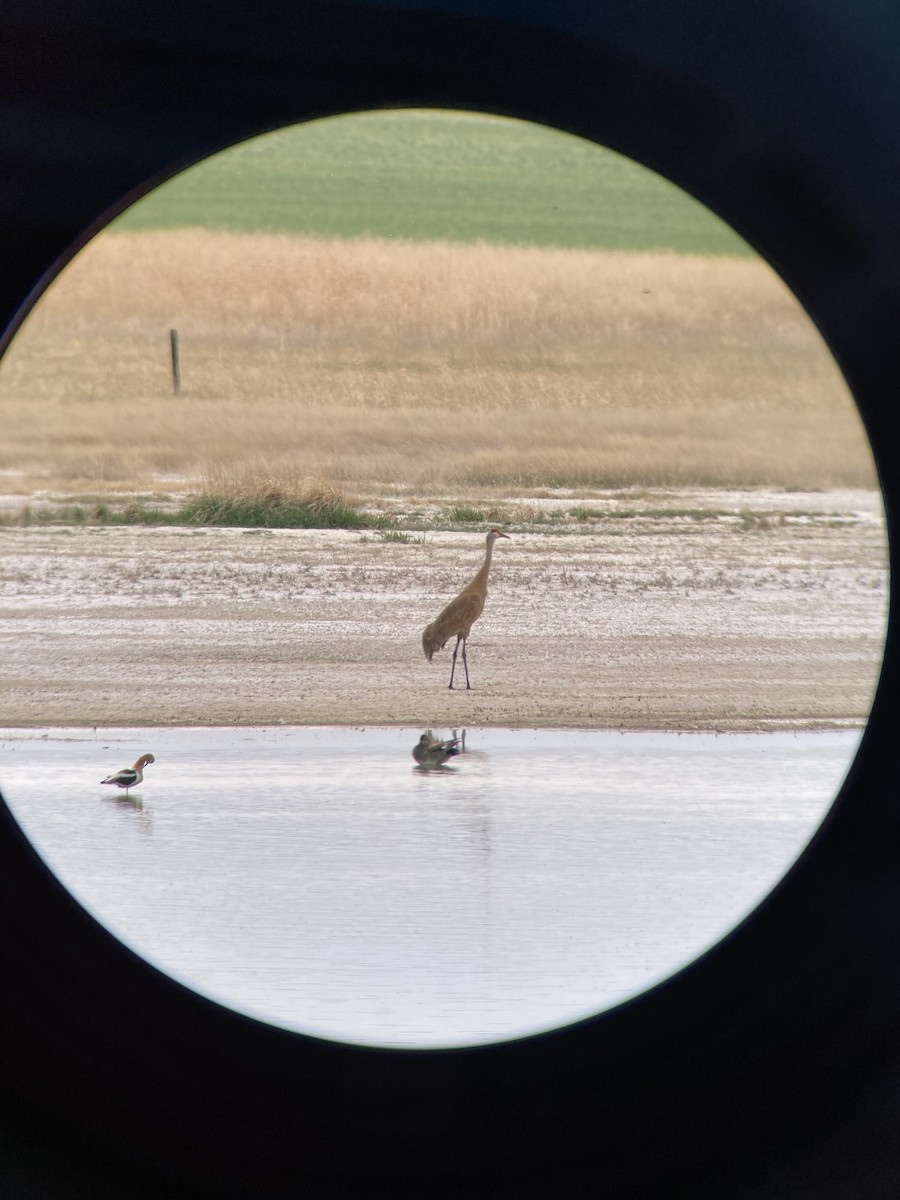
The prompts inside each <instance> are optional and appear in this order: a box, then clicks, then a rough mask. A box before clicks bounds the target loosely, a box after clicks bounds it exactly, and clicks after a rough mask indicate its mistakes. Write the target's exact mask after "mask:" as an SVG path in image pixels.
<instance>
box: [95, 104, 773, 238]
mask: <svg viewBox="0 0 900 1200" xmlns="http://www.w3.org/2000/svg"><path fill="white" fill-rule="evenodd" d="M194 226H196V227H203V228H206V229H211V230H232V231H236V232H265V233H294V234H301V233H302V234H317V235H325V236H329V237H361V236H375V237H385V238H402V239H404V240H410V241H434V240H447V241H453V242H477V241H486V242H491V243H501V244H516V245H528V246H557V247H570V248H571V247H575V248H585V249H599V250H675V251H677V252H679V253H698V254H726V255H740V256H746V255H749V254H751V251H750V250H749V248H748V247H747V245H746V244H745V243H744V242H743V241H742V240H741V239H740V238H739V237H738V236H737V235H736V234H735V233H734V232H733V231H732V230H731V229H730V228H729V227H728V226H727V225H725V224H724V223H723V222H721V221H720V220H718V218H716V217H714V216H713V215H712V214H711V213H710V212H709V211H708V210H707V209H706V208H704V207H703V205H701V204H698V203H697V202H696V201H695V200H693V199H691V198H690V197H689V196H687V195H686V194H685V193H684V192H682V191H681V190H680V189H679V188H677V187H675V186H673V185H672V184H670V183H668V182H666V181H665V180H663V179H661V178H660V177H659V176H658V175H655V174H654V173H653V172H651V171H648V170H646V169H645V168H643V167H640V166H638V165H637V164H636V163H634V162H632V161H631V160H630V159H627V158H623V157H622V156H621V155H619V154H614V153H613V152H612V151H609V150H605V149H602V148H600V147H598V146H596V145H594V144H593V143H591V142H586V141H584V140H582V139H580V138H576V137H572V136H570V135H568V134H563V133H560V132H558V131H556V130H551V129H547V128H545V127H543V126H539V125H533V124H529V123H527V122H522V121H514V120H507V119H505V118H500V117H482V116H477V115H473V114H469V113H450V112H426V111H419V110H415V111H413V110H406V111H390V112H368V113H360V114H355V115H350V116H342V117H332V118H329V119H326V120H321V121H313V122H310V123H308V124H305V125H298V126H294V127H292V128H289V129H284V130H280V131H278V132H276V133H272V134H267V135H264V136H262V137H259V138H255V139H253V140H251V141H248V142H245V143H243V144H241V145H239V146H235V147H233V148H232V149H231V150H227V151H224V152H223V153H221V154H218V155H215V156H214V157H213V158H210V159H208V160H207V161H206V162H203V163H200V164H198V165H197V166H195V167H192V168H190V169H189V170H187V171H184V172H183V173H182V174H181V175H179V176H177V177H176V178H174V179H172V180H171V181H169V182H168V183H166V184H163V185H162V186H161V187H159V188H157V189H156V191H155V192H153V193H152V194H151V195H150V196H148V197H146V198H145V199H144V200H141V201H140V202H138V203H137V204H135V205H134V206H133V207H132V208H131V209H130V210H129V211H128V212H127V213H125V214H124V215H123V216H122V217H120V218H119V219H118V221H117V222H115V224H114V225H113V226H112V228H117V229H127V230H147V229H174V228H183V227H194Z"/></svg>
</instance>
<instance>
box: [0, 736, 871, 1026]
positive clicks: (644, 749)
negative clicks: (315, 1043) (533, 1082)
mask: <svg viewBox="0 0 900 1200" xmlns="http://www.w3.org/2000/svg"><path fill="white" fill-rule="evenodd" d="M436 732H441V733H443V734H444V735H446V734H447V733H449V731H436ZM420 733H421V730H419V729H415V730H413V729H395V728H390V729H387V728H365V729H353V728H295V727H276V728H228V729H222V728H215V729H210V728H193V729H169V728H165V729H105V730H96V731H92V730H72V729H69V730H64V729H53V730H47V731H33V730H15V729H7V730H0V788H2V792H3V796H4V798H5V799H6V801H7V803H8V804H9V806H10V808H11V809H12V811H13V814H14V816H15V817H16V819H17V821H18V822H19V824H20V825H21V826H22V828H23V829H24V831H25V833H26V835H27V836H28V838H29V839H30V840H31V842H32V844H33V845H34V846H35V848H36V849H37V850H38V852H39V853H40V854H41V856H42V857H43V858H44V860H45V862H46V863H47V864H48V865H49V867H50V868H51V869H52V870H53V871H54V872H55V873H56V875H57V876H58V877H59V879H60V880H61V881H62V883H63V884H64V885H65V886H66V887H67V888H68V890H69V891H70V892H71V893H72V895H73V896H74V897H75V898H76V899H77V900H79V901H80V903H81V904H82V905H84V907H85V908H86V909H88V910H89V911H90V912H91V913H92V914H93V915H94V916H95V917H96V918H97V919H98V920H100V921H101V922H102V923H103V924H104V925H105V926H106V927H107V928H108V929H110V930H111V931H112V932H113V933H114V934H115V935H116V936H117V937H118V938H120V940H121V941H123V942H124V943H126V944H127V945H128V946H129V947H131V948H132V949H133V950H135V951H137V953H138V954H140V955H142V956H143V957H144V958H145V959H147V960H148V961H149V962H151V963H152V964H154V965H155V966H156V967H158V968H160V969H161V970H163V971H165V972H167V973H168V974H169V975H171V976H173V977H174V978H175V979H177V980H179V981H180V982H181V983H184V984H186V985H187V986H189V987H191V988H193V989H194V990H195V991H197V992H199V993H201V994H203V995H204V996H207V997H209V998H211V999H213V1000H216V1001H218V1002H220V1003H222V1004H225V1005H228V1006H230V1007H231V1008H234V1009H236V1010H238V1011H240V1012H243V1013H247V1014H249V1015H251V1016H254V1017H257V1018H259V1019H261V1020H263V1021H268V1022H271V1023H273V1024H277V1025H282V1026H285V1027H287V1028H289V1029H293V1030H298V1031H301V1032H304V1033H309V1034H314V1035H316V1036H320V1037H328V1038H335V1039H340V1040H343V1041H350V1042H362V1043H368V1044H374V1045H392V1046H410V1047H412V1046H431V1047H437V1046H458V1045H471V1044H477V1043H483V1042H490V1041H498V1040H501V1039H504V1038H509V1037H513V1036H519V1035H523V1034H529V1033H534V1032H537V1031H540V1030H544V1029H548V1028H553V1027H557V1026H560V1025H563V1024H567V1023H568V1022H571V1021H573V1020H575V1019H578V1018H581V1017H584V1016H587V1015H589V1014H592V1013H596V1012H598V1011H600V1010H602V1009H604V1008H607V1007H609V1006H611V1005H613V1004H616V1003H618V1002H620V1001H622V1000H625V999H626V998H628V997H629V996H633V995H634V994H636V993H638V992H641V991H643V990H644V989H645V988H647V987H648V986H649V985H651V984H653V983H655V982H658V981H660V980H662V979H664V978H665V977H666V976H667V975H669V974H671V973H672V972H673V971H674V970H676V969H677V968H679V967H681V966H683V965H685V964H686V963H687V962H689V961H691V960H692V959H693V958H695V957H696V956H697V955H698V954H700V953H701V952H702V951H704V950H706V949H707V948H708V947H710V946H711V945H712V944H714V943H715V942H716V941H717V940H719V938H721V937H722V936H723V935H724V934H725V933H726V932H728V931H729V930H730V929H731V928H733V926H734V925H735V924H736V923H737V922H738V921H740V920H741V918H743V917H744V916H745V915H746V914H747V913H748V912H749V911H750V910H752V908H754V907H755V906H756V904H757V903H759V901H760V900H762V898H763V897H764V896H765V895H766V894H767V893H768V892H769V891H770V890H771V888H772V887H773V886H774V885H775V883H776V882H777V881H778V880H779V879H780V878H781V877H782V875H783V874H784V873H785V871H786V870H787V869H788V868H789V867H790V866H791V864H792V863H793V862H794V861H795V859H796V858H797V856H798V854H799V853H800V852H801V851H802V850H803V848H804V846H805V845H806V843H807V842H808V840H809V838H810V837H811V836H812V834H813V833H814V832H815V830H816V828H817V827H818V825H819V824H820V822H821V820H822V818H823V817H824V815H825V813H826V812H827V809H828V807H829V805H830V803H831V801H832V800H833V798H834V796H835V794H836V792H837V790H838V788H839V786H840V784H841V782H842V780H843V778H844V776H845V774H846V772H847V769H848V767H849V764H850V762H851V761H852V758H853V756H854V754H855V752H856V748H857V745H858V742H859V736H860V735H859V733H858V732H832V733H824V732H822V733H820V732H816V733H800V732H798V733H758V734H719V735H716V734H701V733H692V734H688V733H685V734H675V733H630V732H629V733H608V732H576V731H567V730H509V729H470V730H469V731H468V732H467V750H466V753H465V755H459V756H458V757H456V758H455V759H453V760H451V763H450V764H449V765H448V766H447V767H445V768H443V769H441V770H439V771H432V772H423V771H421V770H420V769H418V768H416V766H415V764H414V762H413V759H412V756H411V751H412V746H413V744H414V743H415V742H416V741H417V739H418V736H419V734H420ZM144 751H150V752H152V753H153V754H154V755H155V756H156V762H155V764H153V765H152V766H150V767H148V769H147V771H146V774H145V778H144V783H143V784H142V785H141V786H140V787H139V788H137V789H136V790H135V791H134V792H132V793H131V794H130V795H129V796H128V797H126V796H125V795H124V794H122V793H120V792H118V791H115V790H113V789H112V788H110V787H104V786H101V785H100V782H99V781H100V779H102V778H103V777H104V776H105V775H106V774H108V773H109V772H111V771H113V770H115V769H118V768H119V767H121V766H125V765H128V764H130V763H132V762H133V761H134V760H135V759H136V758H137V757H138V755H139V754H141V753H143V752H144Z"/></svg>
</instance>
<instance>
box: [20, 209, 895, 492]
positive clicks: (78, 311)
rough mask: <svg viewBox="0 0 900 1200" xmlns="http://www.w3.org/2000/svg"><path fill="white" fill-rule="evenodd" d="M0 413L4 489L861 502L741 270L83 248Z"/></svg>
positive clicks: (854, 453)
mask: <svg viewBox="0 0 900 1200" xmlns="http://www.w3.org/2000/svg"><path fill="white" fill-rule="evenodd" d="M173 328H174V329H177V330H178V332H179V337H180V346H181V374H182V392H181V395H180V396H177V397H176V396H174V395H173V387H172V379H171V370H170V357H169V330H170V329H173ZM0 412H2V416H3V428H4V438H3V444H2V451H0V454H2V457H0V470H2V471H3V472H4V478H5V480H6V489H5V490H7V491H8V492H18V493H20V494H27V493H29V492H32V491H34V490H35V489H38V488H51V489H53V488H56V489H58V490H63V491H69V492H74V491H78V490H82V491H84V490H88V491H96V490H100V491H104V490H111V489H112V490H114V489H116V488H136V489H153V488H159V487H160V486H162V487H163V488H165V487H166V486H169V485H172V484H173V481H174V483H175V485H176V486H177V485H179V484H186V485H187V486H188V487H189V486H191V485H192V484H193V483H194V482H197V481H202V480H203V479H204V478H207V477H208V476H209V475H210V473H215V472H222V471H225V472H233V473H236V474H237V475H241V474H242V473H243V474H244V475H249V476H253V475H259V474H264V475H265V476H267V477H275V478H278V477H280V476H286V477H287V478H289V479H295V478H298V477H301V478H302V477H306V476H315V477H318V478H323V479H328V480H332V481H334V482H335V483H336V484H339V485H340V486H342V487H344V488H346V489H348V490H349V491H350V492H351V494H359V495H361V496H363V497H371V496H377V495H379V494H380V493H383V492H386V491H387V492H392V493H395V492H397V491H398V490H406V491H407V492H408V493H410V494H422V495H428V494H429V493H431V492H434V491H435V490H437V491H441V492H446V491H447V490H451V491H455V492H456V493H458V494H459V495H460V496H461V497H464V496H465V495H467V494H469V493H472V492H474V491H477V490H478V489H481V490H484V489H488V490H490V489H494V490H497V491H499V492H506V493H507V494H509V493H511V492H515V493H519V494H524V493H525V492H526V491H527V490H529V489H541V488H547V487H551V488H552V487H569V488H574V489H579V488H580V489H591V488H597V487H620V486H634V485H648V486H659V485H665V486H670V485H712V486H728V487H748V486H749V487H752V486H760V485H770V486H782V487H797V488H815V487H826V488H828V487H863V488H865V487H874V486H875V477H874V471H873V467H872V462H871V458H870V454H869V450H868V445H867V442H866V440H865V437H864V434H863V432H862V428H861V425H860V422H859V419H858V416H857V413H856V409H855V407H854V405H853V403H852V401H851V399H850V397H849V395H848V392H847V389H846V387H845V385H844V383H843V380H842V378H841V376H840V374H839V372H838V371H837V368H836V367H835V365H834V363H833V361H832V359H831V357H830V355H829V354H828V352H827V350H826V348H825V347H824V345H823V344H822V341H821V339H820V338H819V335H818V333H817V332H816V331H815V329H814V328H813V326H812V325H811V323H810V321H809V320H808V318H807V317H806V316H805V314H804V313H803V312H802V310H801V309H800V307H799V306H798V304H797V303H796V301H795V300H794V299H793V297H792V296H791V295H790V293H789V292H788V291H787V290H786V288H785V287H784V286H783V285H782V284H781V283H780V281H779V280H778V279H777V278H776V277H775V275H774V274H773V272H772V271H771V270H770V269H769V268H768V267H767V266H765V265H764V264H761V263H759V262H755V261H748V260H737V259H734V260H732V259H724V258H703V257H688V256H678V255H674V254H672V255H666V254H662V255H660V254H657V255H648V254H613V253H601V252H588V251H584V252H581V251H572V250H567V251H564V250H558V251H553V250H541V249H532V248H516V247H499V246H488V245H452V244H440V243H438V244H412V243H402V242H392V241H378V240H354V241H327V240H322V239H314V238H296V237H287V236H265V235H252V236H251V235H234V234H226V233H211V232H208V231H202V230H175V231H168V232H155V233H140V234H104V235H101V236H100V237H98V238H97V239H96V240H95V241H94V242H93V243H92V244H90V245H89V246H88V247H87V248H86V250H85V251H83V252H82V253H81V254H80V255H79V256H78V257H77V258H76V259H75V260H74V262H73V263H72V264H71V265H70V266H69V267H68V268H67V269H66V270H65V271H64V272H63V273H62V275H61V276H60V278H59V279H58V280H57V282H56V283H55V284H54V285H53V286H52V287H51V288H50V290H49V292H48V293H47V295H46V296H45V297H44V298H43V299H42V300H41V301H40V302H39V303H38V305H37V307H36V309H35V310H34V312H33V313H32V314H31V316H30V317H29V318H28V319H27V321H26V323H25V325H24V327H23V329H22V331H21V332H20V334H19V335H18V337H17V338H16V340H15V341H14V343H13V345H12V347H11V348H10V350H9V352H8V354H7V356H6V358H5V359H4V362H3V363H2V365H0Z"/></svg>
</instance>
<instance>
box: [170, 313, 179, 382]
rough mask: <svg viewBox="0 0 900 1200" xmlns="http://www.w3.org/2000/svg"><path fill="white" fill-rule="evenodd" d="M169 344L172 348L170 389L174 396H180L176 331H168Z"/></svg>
mask: <svg viewBox="0 0 900 1200" xmlns="http://www.w3.org/2000/svg"><path fill="white" fill-rule="evenodd" d="M169 344H170V345H171V347H172V389H173V391H174V392H175V395H176V396H178V395H180V394H181V363H180V362H179V359H178V330H177V329H170V330H169Z"/></svg>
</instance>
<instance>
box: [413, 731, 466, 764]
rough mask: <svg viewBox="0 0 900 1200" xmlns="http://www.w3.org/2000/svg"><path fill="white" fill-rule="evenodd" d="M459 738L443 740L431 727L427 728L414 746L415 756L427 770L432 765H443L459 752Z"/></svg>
mask: <svg viewBox="0 0 900 1200" xmlns="http://www.w3.org/2000/svg"><path fill="white" fill-rule="evenodd" d="M459 752H460V751H459V738H458V737H456V736H455V733H454V736H453V737H452V738H447V739H446V740H445V741H441V739H440V738H436V737H435V736H434V734H433V733H432V732H431V730H430V729H426V730H425V732H424V733H423V734H422V736H421V737H420V738H419V740H418V742H416V744H415V746H413V752H412V755H413V758H414V759H415V760H416V762H417V763H418V764H419V766H420V767H424V768H425V770H426V771H428V770H430V769H431V768H432V767H442V766H443V765H444V763H445V762H446V761H447V759H448V758H452V757H453V755H454V754H459Z"/></svg>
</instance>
